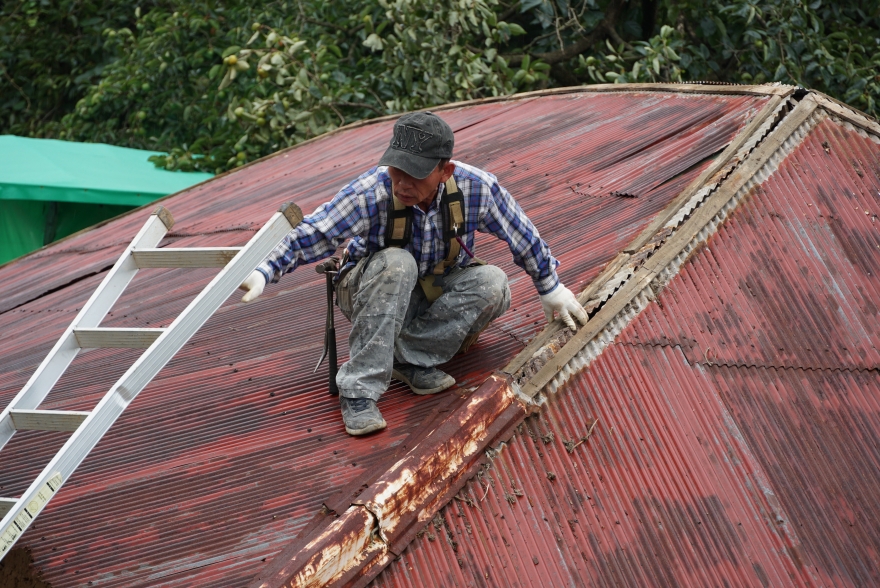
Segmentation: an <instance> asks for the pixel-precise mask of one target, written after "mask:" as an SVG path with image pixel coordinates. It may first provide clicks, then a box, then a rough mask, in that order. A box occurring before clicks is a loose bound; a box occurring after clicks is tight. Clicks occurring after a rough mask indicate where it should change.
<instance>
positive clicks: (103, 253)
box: [0, 92, 768, 587]
mask: <svg viewBox="0 0 880 588" xmlns="http://www.w3.org/2000/svg"><path fill="white" fill-rule="evenodd" d="M767 101H768V96H762V95H726V94H721V93H716V94H705V95H704V94H689V95H684V94H674V93H665V92H655V93H620V94H597V93H589V92H583V93H571V94H562V95H547V96H531V97H528V98H526V99H523V100H510V101H501V102H495V103H486V104H479V105H474V106H463V107H456V108H454V109H450V110H446V111H444V113H443V116H444V118H445V119H446V120H448V121H449V122H450V124H451V125H452V127H453V128H454V129H456V130H457V133H456V137H457V140H456V142H457V145H458V152H457V153H458V154H457V157H459V158H460V159H462V160H463V161H467V162H469V163H473V164H475V165H478V166H481V167H484V168H486V169H488V170H490V171H492V172H493V173H495V174H496V175H497V176H498V177H499V178H500V180H501V182H502V184H503V185H505V186H506V187H508V188H509V189H510V190H511V192H512V193H514V195H515V196H516V197H517V199H518V201H519V202H520V204H521V205H522V206H523V208H524V209H525V210H526V211H527V212H528V213H529V215H530V216H531V218H532V219H533V220H534V221H535V223H536V225H537V226H538V227H539V229H541V230H542V235H543V236H544V238H545V239H546V240H547V241H548V242H549V243H550V245H551V247H552V249H553V251H554V254H555V255H556V256H557V257H558V258H559V259H560V260H561V261H562V264H563V265H562V267H561V276H562V278H563V280H564V281H565V282H566V284H567V285H568V286H569V287H570V288H571V289H573V290H580V289H581V288H583V286H584V285H586V284H587V283H589V282H590V281H591V280H592V279H593V278H594V277H595V276H596V275H597V274H598V273H599V271H600V270H601V268H602V267H603V265H605V264H606V263H608V262H609V261H610V260H611V259H612V258H613V257H614V255H615V254H616V253H617V252H618V251H620V250H621V249H623V248H624V247H625V246H626V245H627V244H628V243H629V242H630V241H632V239H633V238H634V237H635V236H636V235H638V234H639V232H640V231H642V229H644V228H645V226H647V225H648V223H649V222H650V221H651V220H652V219H653V218H654V217H655V216H656V215H657V213H658V212H659V211H661V210H663V209H664V208H665V207H666V206H667V205H668V203H669V202H670V201H671V200H672V199H673V198H674V197H675V196H676V195H678V193H679V192H680V191H681V189H682V187H683V186H684V185H686V184H687V183H689V182H690V181H692V180H693V179H694V178H696V177H697V176H698V175H699V174H700V172H701V171H702V170H703V169H705V167H706V166H707V165H708V164H709V161H707V160H706V157H707V156H708V155H710V154H712V153H715V152H717V151H719V150H720V149H721V148H723V147H724V146H725V145H726V144H727V143H729V142H730V141H731V139H732V138H733V137H734V136H735V135H736V133H737V132H739V131H740V130H741V129H742V128H743V127H744V125H745V124H746V123H747V122H748V120H749V119H750V118H751V117H752V116H754V115H755V113H756V112H757V111H758V110H759V109H760V108H761V107H762V106H763V105H764V104H766V103H767ZM658 111H662V112H664V113H665V114H664V116H663V117H659V116H658V115H657V112H658ZM390 127H391V123H390V122H389V121H384V122H378V123H374V124H368V125H363V126H359V127H357V128H353V129H350V130H345V131H342V132H339V133H336V134H332V135H330V136H326V137H323V138H321V139H319V140H317V141H314V142H311V143H309V144H308V145H303V146H300V147H298V148H294V149H291V150H288V151H287V152H285V153H283V154H279V155H276V156H273V157H271V158H268V159H266V160H264V161H261V162H258V163H256V164H253V165H250V166H248V167H246V168H244V169H241V170H239V171H236V172H234V173H230V174H227V175H224V176H221V177H218V178H216V179H214V180H212V181H210V182H207V183H206V184H202V185H200V186H197V187H195V188H193V189H191V190H188V191H185V192H183V193H181V194H178V195H176V196H174V197H171V198H170V199H167V200H166V201H164V202H163V204H164V205H165V206H166V207H167V208H169V209H170V210H171V211H172V213H173V214H174V216H175V218H176V220H177V223H176V225H175V229H174V231H173V232H172V233H171V234H170V236H169V238H168V239H166V241H165V244H167V245H170V244H174V245H175V246H190V245H240V244H242V243H244V242H245V241H246V240H247V239H248V238H249V237H250V236H251V234H252V233H253V232H254V231H255V230H256V229H257V228H258V227H259V226H260V225H261V224H262V222H264V221H265V219H266V218H268V216H269V212H270V211H271V210H274V209H275V208H276V207H277V205H278V204H280V203H281V202H283V201H286V200H294V201H295V202H297V203H298V204H299V205H300V206H301V207H302V208H303V209H304V210H306V211H308V210H311V209H313V208H315V207H316V206H317V205H318V204H320V203H321V202H323V201H325V200H327V199H328V198H329V196H330V195H332V193H334V192H335V190H337V189H338V188H339V187H341V186H342V185H343V184H344V183H345V182H346V181H348V180H350V179H351V178H352V177H353V176H354V175H356V173H358V172H359V171H361V170H362V169H365V168H366V167H369V166H370V165H371V164H372V163H373V162H375V161H376V160H377V158H378V156H379V155H380V154H381V152H382V151H383V150H384V147H385V144H386V141H387V137H388V136H389V134H390ZM646 170H647V173H646ZM635 178H638V179H639V180H641V182H640V183H639V182H634V179H635ZM579 182H580V183H581V184H582V185H583V183H584V182H586V184H587V187H588V188H590V189H592V187H593V184H592V182H597V183H598V184H599V185H601V186H602V189H601V191H599V192H597V193H591V194H590V195H589V196H585V195H582V194H579V193H578V192H577V190H575V189H574V188H577V183H579ZM634 186H635V187H634ZM626 191H631V192H632V191H634V192H638V193H637V194H635V195H634V196H635V197H620V196H612V195H611V193H612V192H626ZM146 214H147V211H140V212H137V213H135V214H131V215H129V216H126V217H124V218H121V219H118V220H115V221H112V222H110V223H108V224H106V225H104V226H103V227H101V228H99V229H96V230H94V231H90V232H87V233H84V234H81V235H78V236H74V237H72V238H70V239H68V240H65V241H63V242H61V243H59V244H57V245H56V246H53V247H50V248H47V249H44V250H41V251H40V252H38V253H36V254H34V255H32V256H29V257H27V258H24V259H23V260H21V261H18V262H16V263H13V264H9V265H6V266H3V267H0V283H2V284H4V286H3V302H2V307H0V311H3V310H5V312H2V314H0V325H2V327H0V328H2V330H3V332H6V333H15V336H14V337H8V338H5V339H4V340H2V341H0V358H2V359H0V402H8V400H9V399H10V398H11V397H12V396H13V395H14V394H15V393H16V392H17V391H18V389H19V388H20V387H21V386H22V385H23V384H24V382H25V381H26V379H27V377H28V376H29V375H30V373H31V372H32V371H33V369H34V368H35V367H36V365H37V364H38V363H39V362H40V360H41V359H42V358H43V356H44V355H45V354H46V352H47V351H48V349H49V347H50V346H51V345H52V344H53V343H54V340H55V338H56V337H57V336H58V335H59V334H60V332H61V331H62V330H63V329H64V327H66V325H67V324H68V323H69V321H70V319H71V318H72V316H73V314H74V312H75V309H76V307H77V304H78V303H82V302H83V301H84V300H85V299H86V298H87V297H88V296H89V295H90V293H91V292H92V291H93V289H94V287H95V286H96V285H97V283H98V281H99V280H100V278H101V277H102V276H101V272H102V271H104V270H105V269H106V268H107V267H109V265H111V264H112V262H113V261H114V260H115V257H116V255H117V254H118V253H119V251H120V250H121V248H122V247H123V246H124V245H125V244H127V243H128V240H129V239H130V238H131V236H133V235H134V233H135V232H136V229H137V228H138V227H139V226H140V225H141V224H142V222H143V220H144V217H145V216H146ZM478 248H479V255H480V256H481V257H484V258H487V259H488V260H489V261H490V262H492V263H495V264H497V265H499V266H500V267H502V268H504V269H505V270H506V271H507V272H508V274H509V275H510V276H511V289H512V292H513V304H512V309H511V312H508V313H507V314H506V315H505V316H504V317H502V319H500V320H499V321H496V323H494V324H493V325H492V326H491V327H490V329H489V330H487V331H486V332H485V333H484V335H483V337H482V338H481V340H480V343H479V344H478V345H477V346H476V347H475V348H474V349H473V350H472V351H471V352H469V353H468V354H467V355H465V356H463V357H462V358H459V359H457V360H456V361H454V362H452V363H451V364H450V365H449V366H447V368H448V371H450V373H452V374H453V375H454V376H455V377H456V378H457V379H458V380H459V384H460V386H462V387H463V388H464V387H472V386H476V385H479V384H481V383H482V382H483V381H484V380H486V378H487V376H488V375H489V374H490V373H491V371H492V370H493V369H497V368H499V367H501V366H503V365H505V364H506V363H507V361H509V360H510V358H512V357H513V355H515V354H516V353H517V352H518V351H520V350H521V349H522V348H523V346H524V344H525V341H526V340H527V339H529V338H530V337H532V336H533V335H534V334H535V333H536V331H537V330H539V328H540V327H541V326H542V325H543V315H542V313H541V311H540V304H539V302H538V300H537V297H536V296H535V294H534V291H533V289H532V286H531V281H530V280H529V279H528V277H527V276H525V274H523V273H522V272H520V271H519V270H518V268H516V267H515V266H514V265H513V263H512V260H511V259H510V254H509V252H508V251H507V250H506V246H505V245H503V244H502V243H500V242H494V241H489V240H479V241H478ZM161 271H162V270H143V271H142V272H141V273H139V274H138V276H137V277H136V278H135V281H134V283H133V284H132V286H131V287H130V288H129V290H128V291H127V292H126V294H125V295H124V296H123V297H122V298H121V299H120V301H119V302H118V303H117V305H116V306H115V307H114V311H113V312H112V314H111V316H110V317H109V318H108V320H107V321H105V323H104V326H114V327H122V326H161V325H164V324H167V323H168V322H169V321H170V320H171V319H173V317H174V316H176V314H177V313H178V312H179V311H180V310H181V309H182V308H183V307H184V305H185V304H186V302H187V301H188V300H189V299H190V298H191V297H192V296H194V295H195V293H196V292H197V291H198V290H199V289H200V287H201V286H202V285H203V284H204V283H206V282H207V281H208V280H209V279H210V276H211V275H212V274H211V273H210V272H208V271H204V272H202V271H196V272H193V271H187V272H184V271H183V270H175V271H173V272H172V273H170V274H168V273H160V272H161ZM21 276H28V279H21ZM169 276H170V277H169ZM322 292H323V285H322V280H321V278H320V276H317V275H316V274H314V273H313V272H311V271H310V270H309V268H305V269H301V270H300V271H298V272H295V273H294V274H293V275H291V276H289V277H287V278H286V279H285V280H283V281H282V283H281V284H280V285H277V286H272V287H270V288H268V290H267V292H266V294H265V295H264V297H263V298H262V299H261V301H260V302H258V303H256V304H252V305H249V306H243V305H241V304H238V303H237V302H236V299H235V298H233V299H231V300H230V301H229V302H227V303H226V304H225V305H224V306H223V307H222V308H221V309H220V311H218V313H217V315H216V316H214V317H213V318H212V319H211V320H210V321H209V322H208V323H207V324H206V325H205V327H203V329H202V330H201V331H200V332H199V333H198V334H197V335H196V336H195V337H194V338H193V339H192V340H191V342H190V343H189V344H188V345H187V346H186V347H185V349H184V350H182V351H181V352H180V353H179V354H178V355H177V356H176V358H175V359H174V360H172V362H171V363H169V364H168V366H166V368H164V369H163V371H162V372H161V373H160V375H159V377H158V378H157V379H156V380H155V381H154V382H153V383H152V384H150V385H149V386H148V387H147V388H146V389H145V390H144V392H143V393H142V394H141V395H140V396H139V397H138V398H137V399H136V400H135V401H134V402H133V403H132V405H131V407H130V408H129V409H128V410H127V411H126V413H124V414H123V415H122V417H121V418H120V419H119V421H118V422H117V423H116V424H115V425H114V427H113V428H112V429H111V430H110V432H109V433H108V435H107V436H106V437H105V438H104V439H103V440H102V441H101V443H99V445H98V446H97V447H96V449H95V450H94V451H93V452H92V454H91V455H90V456H89V457H88V458H87V459H86V461H85V462H84V463H83V464H82V466H80V468H79V470H78V471H77V472H76V473H75V474H74V476H73V477H72V478H71V479H70V480H69V481H68V482H67V483H66V484H65V486H64V487H63V489H62V490H61V491H60V492H59V494H58V496H57V497H56V498H54V499H53V501H52V502H51V503H50V505H49V506H48V507H47V509H46V510H45V511H44V513H43V514H41V515H40V519H39V520H38V521H37V522H36V524H35V525H34V526H33V527H32V528H31V530H30V531H29V532H28V533H27V534H26V535H25V537H23V538H22V540H21V544H24V545H26V546H28V547H29V548H31V549H32V551H33V553H34V557H35V560H36V565H37V567H38V568H40V569H41V570H43V572H44V574H45V576H46V578H47V579H48V580H49V581H50V582H51V583H52V585H53V586H56V587H60V586H70V585H81V584H85V583H87V582H93V585H95V586H97V585H107V586H124V585H144V584H158V583H173V584H193V585H204V584H222V585H243V584H245V583H247V581H248V580H250V579H251V578H252V577H253V576H254V575H255V574H256V573H257V572H258V571H259V570H260V569H261V568H262V567H263V566H264V564H263V563H262V562H263V561H265V560H267V559H269V560H271V558H272V557H273V556H274V555H275V554H277V553H279V552H280V551H281V550H282V548H283V547H284V546H285V544H287V543H288V542H289V541H290V539H291V538H292V537H294V536H296V534H297V533H298V532H299V531H300V530H302V529H303V528H304V526H305V525H306V524H307V523H308V521H309V520H311V519H312V518H313V517H314V516H315V515H316V514H317V513H318V512H319V511H320V509H321V505H322V503H323V502H324V501H326V500H329V498H330V497H331V495H332V494H333V492H334V490H336V489H338V488H340V487H344V486H346V485H350V484H352V483H357V481H358V480H359V479H361V478H363V477H366V478H369V477H370V476H371V475H372V476H375V475H376V474H377V473H380V472H383V471H385V469H387V467H388V466H389V465H390V463H389V460H391V459H393V456H394V455H395V453H396V451H397V450H398V449H399V448H400V447H404V446H406V445H407V443H408V440H410V441H411V440H412V439H413V437H412V436H419V435H420V434H421V433H422V431H420V427H421V425H422V424H423V422H424V421H425V420H426V419H428V418H431V417H430V415H431V413H432V411H435V410H437V409H439V408H440V407H441V405H442V406H445V405H446V404H447V403H450V402H451V405H450V406H451V408H449V410H452V409H453V408H455V406H456V400H455V399H454V398H453V399H451V400H450V398H448V397H440V398H421V397H419V398H416V397H415V396H413V395H412V394H410V393H408V392H405V391H404V390H403V387H402V386H400V385H398V384H395V385H394V386H392V388H391V389H390V390H389V392H388V393H387V394H386V395H385V396H383V399H382V402H381V404H380V407H381V409H382V412H383V415H384V416H385V418H386V420H387V421H388V424H389V428H388V429H387V430H386V431H384V432H382V433H380V434H377V435H373V436H370V437H368V438H366V439H352V438H350V437H348V436H347V435H345V433H344V431H343V429H342V426H341V420H340V417H339V415H338V405H337V404H336V402H335V400H334V399H332V398H330V397H329V396H328V395H327V390H326V382H325V378H326V372H325V371H323V370H321V371H319V373H318V374H316V375H312V374H311V371H312V366H313V365H314V362H315V361H317V357H318V356H319V354H320V346H321V343H322V336H321V331H322V327H323V323H322V321H323V312H322V309H321V306H322V304H323V303H324V297H323V293H322ZM338 325H339V330H340V331H341V332H340V335H339V337H340V344H341V345H340V356H341V360H344V359H345V357H346V354H347V346H346V345H345V343H344V340H345V338H346V336H347V328H346V327H347V325H346V324H345V323H344V321H342V320H341V319H340V320H339V321H338ZM131 357H132V355H128V356H127V359H126V356H125V355H124V353H123V355H119V354H112V355H111V354H110V353H108V352H104V351H89V352H86V353H83V354H82V355H81V356H80V357H78V358H77V359H76V360H75V361H74V364H73V365H72V367H71V370H69V372H68V374H66V375H65V377H64V378H63V379H62V381H61V382H59V385H58V386H57V387H56V389H55V390H54V391H53V393H52V394H51V395H50V396H49V398H48V400H47V402H46V403H45V404H44V406H46V407H52V408H67V409H76V408H80V409H81V408H88V407H89V406H90V405H91V404H93V403H94V402H95V401H96V400H97V398H98V397H99V396H100V395H101V394H102V393H103V391H104V390H105V389H106V388H107V386H109V385H110V383H112V381H113V380H114V379H115V376H118V375H119V374H120V373H121V371H122V370H123V369H124V368H126V367H127V366H128V361H130V360H131ZM123 359H126V361H123ZM460 404H461V403H459V404H458V405H460ZM61 442H63V437H62V436H58V435H56V434H52V433H48V434H47V433H34V434H30V433H22V434H19V435H17V436H16V437H15V438H14V439H13V441H12V442H10V444H9V445H7V447H5V448H4V449H3V451H2V453H0V486H2V487H3V492H4V494H7V495H9V494H11V495H15V493H16V492H20V491H21V490H22V489H23V488H24V487H25V486H26V484H27V483H28V481H29V478H30V476H31V475H32V474H33V472H31V471H30V470H28V468H27V466H26V465H25V464H26V463H31V462H33V461H34V460H37V461H39V462H40V463H39V464H37V466H35V467H36V469H38V468H39V467H41V464H42V463H45V460H46V459H48V456H49V455H50V454H51V452H52V451H54V449H55V448H57V447H58V446H59V445H60V443H61ZM31 469H34V467H32V468H31ZM43 537H45V539H43Z"/></svg>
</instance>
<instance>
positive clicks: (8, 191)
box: [0, 184, 168, 206]
mask: <svg viewBox="0 0 880 588" xmlns="http://www.w3.org/2000/svg"><path fill="white" fill-rule="evenodd" d="M167 195H168V194H167V193H166V192H142V193H132V192H127V191H124V192H123V191H116V190H89V189H83V188H66V187H64V186H24V185H21V184H2V185H0V200H39V201H43V202H80V203H83V204H86V203H87V204H118V205H121V206H143V205H144V204H149V203H150V202H152V201H153V200H156V199H157V198H162V197H163V196H167Z"/></svg>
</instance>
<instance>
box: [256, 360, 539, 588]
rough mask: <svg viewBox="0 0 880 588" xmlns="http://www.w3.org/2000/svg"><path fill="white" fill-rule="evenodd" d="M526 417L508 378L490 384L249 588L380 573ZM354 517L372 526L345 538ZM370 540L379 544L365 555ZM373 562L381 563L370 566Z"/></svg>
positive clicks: (338, 581)
mask: <svg viewBox="0 0 880 588" xmlns="http://www.w3.org/2000/svg"><path fill="white" fill-rule="evenodd" d="M524 415H525V407H524V406H523V405H521V404H520V401H519V400H518V399H517V397H516V393H515V391H514V390H513V389H512V388H511V386H510V377H509V376H502V375H500V374H496V375H493V376H491V377H490V378H489V379H488V380H486V382H485V383H484V384H483V385H482V386H480V387H479V388H478V389H477V390H476V391H475V392H474V393H473V394H471V395H469V396H468V397H467V398H465V399H464V401H463V402H461V403H459V406H458V408H457V409H456V410H454V411H452V412H451V413H450V414H449V415H448V416H447V417H446V418H445V419H442V420H439V421H436V425H435V426H434V428H433V429H432V430H431V431H430V432H428V433H427V434H426V435H425V436H424V437H423V438H422V439H421V441H419V442H418V443H416V445H415V446H414V447H413V448H412V450H410V451H409V452H407V453H406V454H405V455H404V456H402V458H401V459H399V460H398V461H397V462H396V463H393V464H390V467H388V468H387V471H385V473H383V474H382V475H380V476H379V477H378V479H376V480H375V481H373V482H371V483H369V484H367V485H366V486H367V488H366V489H364V490H363V491H362V492H361V493H360V494H359V495H358V496H356V497H353V498H352V500H351V503H350V506H349V508H348V509H347V510H345V512H344V513H342V514H341V517H340V518H339V519H337V520H333V521H328V522H327V523H326V524H325V525H323V526H319V527H317V528H316V529H315V531H314V534H313V536H312V537H308V538H303V539H300V540H297V541H295V542H294V544H295V547H294V548H293V549H286V550H285V551H284V552H283V553H282V554H281V555H280V556H279V557H278V558H276V560H275V561H273V563H272V564H271V565H270V566H269V567H268V568H267V569H266V570H264V571H261V572H260V574H259V576H258V578H257V579H255V581H254V582H253V583H252V584H251V585H252V586H254V588H257V587H259V588H270V587H276V586H290V587H306V586H312V585H328V584H331V583H332V584H333V585H346V584H348V583H350V582H352V581H356V580H357V578H358V577H360V576H362V575H363V573H364V571H362V570H360V569H355V568H359V567H360V564H363V563H366V562H368V561H370V562H371V563H374V565H376V563H378V564H379V565H384V564H385V563H387V561H388V559H389V558H390V557H392V556H393V555H394V554H395V553H396V552H397V551H400V550H401V549H402V548H403V547H405V545H406V544H407V543H409V538H407V540H406V541H405V542H401V541H400V539H401V538H402V537H404V536H405V535H406V533H407V531H408V530H409V529H412V528H414V527H415V528H416V529H418V528H421V527H422V526H424V524H425V523H426V522H427V521H428V520H430V519H431V517H432V516H433V515H434V513H435V512H436V511H437V510H439V508H440V507H441V506H442V505H443V504H445V503H446V502H447V501H448V500H449V499H450V495H449V489H450V488H451V487H454V490H453V493H454V491H455V490H457V489H458V487H460V486H461V484H457V481H458V480H461V481H462V483H463V482H464V480H463V479H462V474H464V473H465V472H467V471H468V470H469V469H470V466H471V465H472V464H474V463H476V462H477V461H479V460H480V459H481V458H482V455H483V451H484V450H485V448H486V447H487V445H488V444H489V443H491V442H492V441H493V440H495V438H496V437H497V435H498V433H499V432H500V431H499V430H498V428H497V426H496V423H505V422H515V421H518V420H520V419H521V418H522V417H523V416H524ZM493 427H494V428H493ZM353 512H358V513H361V514H359V515H357V520H358V521H361V519H362V518H363V516H364V515H363V513H368V515H369V519H370V521H372V523H371V524H370V525H367V526H363V525H361V524H360V523H358V524H357V525H356V527H357V533H352V532H347V531H343V526H345V525H348V523H347V522H346V521H348V520H349V519H351V518H352V517H354V516H355V515H354V514H352V513H353ZM349 526H350V525H349ZM345 528H348V527H347V526H346V527H345ZM374 536H375V541H377V542H378V544H377V546H376V547H375V549H368V544H369V543H370V542H371V541H372V539H371V538H372V537H374ZM398 545H399V547H398ZM368 551H369V552H370V553H368ZM327 554H333V557H328V555H327ZM288 557H289V558H290V559H287V558H288ZM374 558H378V559H379V562H372V560H373V559H374ZM347 570H351V572H350V573H346V571H347ZM368 571H369V570H367V573H368ZM376 571H378V569H377V570H376Z"/></svg>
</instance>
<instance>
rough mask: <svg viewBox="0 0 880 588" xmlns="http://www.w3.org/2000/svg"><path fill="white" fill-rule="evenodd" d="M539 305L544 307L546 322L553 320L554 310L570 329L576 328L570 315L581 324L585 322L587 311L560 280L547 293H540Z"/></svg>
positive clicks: (574, 329)
mask: <svg viewBox="0 0 880 588" xmlns="http://www.w3.org/2000/svg"><path fill="white" fill-rule="evenodd" d="M541 306H543V307H544V316H545V317H547V322H548V323H549V322H550V321H552V320H553V313H554V312H555V313H557V314H559V318H561V319H562V320H563V321H564V322H565V324H566V325H567V326H568V328H569V329H571V330H572V331H576V330H577V325H576V324H575V322H574V320H573V319H572V318H571V315H574V316H575V318H576V319H577V320H578V321H580V323H581V324H582V325H585V324H587V320H588V317H587V312H586V311H585V310H584V307H583V306H581V304H580V302H578V301H577V298H575V297H574V294H572V293H571V290H569V289H568V288H566V287H565V286H563V285H562V282H560V283H559V285H558V286H556V288H554V289H553V290H552V291H550V292H548V293H547V294H541Z"/></svg>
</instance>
